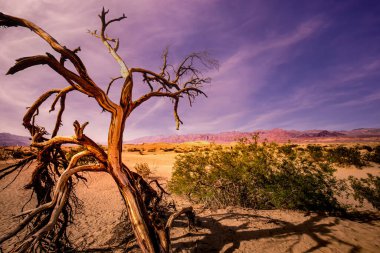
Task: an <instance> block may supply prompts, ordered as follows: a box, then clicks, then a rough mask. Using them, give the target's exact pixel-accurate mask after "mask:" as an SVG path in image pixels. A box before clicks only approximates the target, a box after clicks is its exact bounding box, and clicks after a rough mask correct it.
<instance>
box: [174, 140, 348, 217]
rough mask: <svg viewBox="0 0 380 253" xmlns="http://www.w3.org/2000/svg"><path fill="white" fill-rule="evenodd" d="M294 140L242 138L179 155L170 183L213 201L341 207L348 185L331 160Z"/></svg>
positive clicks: (214, 204) (208, 202) (213, 204)
mask: <svg viewBox="0 0 380 253" xmlns="http://www.w3.org/2000/svg"><path fill="white" fill-rule="evenodd" d="M294 147H295V146H292V145H290V144H289V145H284V146H279V145H277V144H275V143H266V142H264V143H262V144H260V143H258V142H257V137H254V138H253V140H252V141H248V140H242V141H240V142H239V143H238V144H237V145H236V146H233V147H231V148H230V149H223V148H222V147H221V146H215V147H213V149H212V150H210V151H209V152H202V151H196V152H194V153H189V154H182V155H179V156H178V157H177V159H176V162H175V164H174V170H173V175H172V180H171V182H170V183H169V188H170V190H171V191H172V192H174V193H176V194H183V195H187V196H188V197H190V198H191V199H192V200H195V201H200V202H203V203H205V204H206V205H208V206H210V207H223V206H229V205H238V206H243V207H251V208H257V209H274V208H276V209H278V208H286V209H300V210H312V211H322V210H323V211H330V212H340V211H343V208H342V207H341V206H340V205H339V203H338V201H337V199H336V198H335V194H336V193H340V192H342V191H343V190H344V188H345V184H344V182H343V181H340V180H337V179H336V178H335V177H334V176H333V173H334V169H333V167H332V166H331V165H330V163H329V162H326V161H316V160H314V159H312V158H310V155H309V153H308V152H304V151H298V150H296V149H295V148H294Z"/></svg>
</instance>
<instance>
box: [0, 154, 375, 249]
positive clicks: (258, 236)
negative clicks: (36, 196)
mask: <svg viewBox="0 0 380 253" xmlns="http://www.w3.org/2000/svg"><path fill="white" fill-rule="evenodd" d="M176 155H178V154H177V153H175V152H174V151H171V152H160V151H159V150H156V151H154V152H153V151H151V152H143V155H141V154H140V153H139V152H136V151H134V152H128V151H125V152H124V153H123V161H124V162H125V163H126V164H127V165H128V166H129V167H131V168H133V167H134V165H135V164H136V163H141V162H146V163H148V164H149V165H150V167H153V168H154V175H153V176H154V177H155V178H158V179H159V180H160V182H161V183H162V184H163V185H165V184H166V182H167V180H168V179H169V178H170V175H171V170H172V165H173V162H174V160H175V156H176ZM9 162H10V161H8V163H9ZM5 165H6V163H5V162H2V163H1V164H0V167H1V168H2V167H4V166H5ZM30 171H31V168H29V169H27V170H25V171H23V172H21V173H20V175H19V177H18V178H17V179H16V180H15V181H14V182H13V183H12V184H11V185H9V186H8V187H7V188H6V189H3V188H4V187H5V186H6V185H8V184H9V183H10V182H11V181H12V180H13V177H14V176H9V177H7V178H5V179H4V180H2V181H1V182H0V190H1V192H0V206H1V213H0V233H1V234H4V233H6V231H9V229H10V228H11V227H12V226H14V225H15V224H16V223H17V222H18V221H19V220H18V219H12V216H14V215H16V214H18V213H19V212H20V207H21V206H22V205H23V204H24V203H25V202H26V201H27V200H28V199H29V197H30V192H29V191H27V190H24V189H23V185H25V184H26V182H27V180H28V176H29V175H30ZM367 172H369V173H372V174H375V175H380V167H379V166H378V165H373V166H371V167H365V168H364V169H362V170H358V169H356V168H351V167H349V168H339V169H338V172H337V176H338V177H339V178H345V177H348V175H355V176H358V177H364V176H366V173H367ZM87 177H88V182H87V184H84V183H79V185H78V187H77V194H78V196H79V198H80V199H81V200H82V201H83V205H84V208H83V211H82V213H80V214H79V215H78V216H77V219H76V221H75V224H72V225H71V226H70V237H71V238H72V239H73V242H75V244H76V245H77V246H79V247H87V248H97V247H103V246H108V245H109V244H111V243H115V238H113V237H112V231H114V228H115V226H116V225H117V224H118V223H119V218H120V217H121V215H122V210H123V202H122V199H121V197H120V196H119V192H118V190H117V188H116V185H115V184H114V182H113V180H112V178H111V177H110V176H109V175H107V174H105V173H92V174H87ZM173 198H174V199H175V201H176V202H177V207H184V206H186V205H191V203H189V202H187V200H185V199H183V198H181V197H178V196H173ZM33 205H34V202H33V201H31V202H30V203H29V204H28V205H27V206H26V208H32V207H33ZM194 208H195V211H196V212H197V231H195V230H194V231H191V232H189V231H188V230H187V229H186V220H185V218H182V219H179V220H178V221H176V222H175V224H174V227H175V228H174V229H173V230H172V234H171V237H172V246H173V252H247V253H248V252H380V240H379V238H380V220H379V219H378V218H376V216H377V217H379V212H377V213H375V215H374V216H371V217H367V218H366V219H364V218H360V217H358V218H357V219H344V218H339V217H330V216H326V215H324V214H317V213H306V212H301V211H289V210H252V209H245V208H237V207H228V208H225V209H218V210H209V209H204V208H203V207H202V206H201V205H194ZM364 210H371V211H373V209H371V208H370V206H369V205H365V206H364ZM118 236H119V237H122V235H120V234H119V235H118ZM117 240H121V238H117V239H116V241H117ZM11 244H12V242H9V243H7V244H4V245H2V247H3V250H5V251H7V250H8V249H9V247H10V246H11ZM129 246H130V250H131V251H132V252H139V249H138V248H137V247H136V246H135V245H134V242H133V241H132V242H131V243H130V245H129ZM93 252H94V251H93ZM120 252H122V251H120Z"/></svg>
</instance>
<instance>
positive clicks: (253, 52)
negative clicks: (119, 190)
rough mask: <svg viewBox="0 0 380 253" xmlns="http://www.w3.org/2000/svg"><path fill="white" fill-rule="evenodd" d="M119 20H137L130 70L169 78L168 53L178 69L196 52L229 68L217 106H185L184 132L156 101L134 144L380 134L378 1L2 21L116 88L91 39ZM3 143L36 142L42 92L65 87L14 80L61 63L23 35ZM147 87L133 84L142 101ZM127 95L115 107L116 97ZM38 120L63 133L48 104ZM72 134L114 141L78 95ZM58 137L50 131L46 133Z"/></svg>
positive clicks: (183, 5)
mask: <svg viewBox="0 0 380 253" xmlns="http://www.w3.org/2000/svg"><path fill="white" fill-rule="evenodd" d="M103 5H104V6H105V7H106V8H108V9H110V16H111V17H117V16H120V15H122V13H125V14H126V16H127V17H128V18H127V19H126V20H124V21H122V22H121V23H117V24H115V25H113V26H112V27H111V29H110V31H109V34H110V35H112V36H114V37H119V38H120V41H121V43H120V44H121V46H120V51H119V53H120V54H121V56H122V57H124V60H125V62H126V63H127V65H128V66H129V67H144V68H150V69H151V70H155V71H159V66H160V64H161V59H160V56H161V53H162V50H163V49H164V48H165V47H166V46H169V50H170V55H169V57H170V58H169V59H170V60H171V61H172V62H173V63H176V62H178V61H179V60H180V59H181V58H182V57H184V56H185V55H187V54H188V53H190V52H194V51H203V50H207V51H208V52H209V53H210V54H211V55H212V56H213V57H214V58H216V59H217V60H219V63H220V68H219V70H218V71H216V70H213V71H210V72H208V73H207V75H208V76H210V77H211V78H212V84H211V85H209V86H207V87H206V92H207V94H208V95H209V98H208V99H205V98H203V97H199V99H198V100H197V101H196V102H195V104H194V105H193V107H189V105H188V103H186V102H185V101H183V102H182V103H181V104H180V115H181V118H182V119H183V121H184V123H185V124H184V125H182V126H181V128H180V130H179V131H176V130H175V123H174V118H173V113H172V105H171V102H170V101H168V100H165V99H155V100H151V101H149V102H148V103H146V104H144V105H143V106H142V107H140V108H139V109H137V110H136V111H135V112H134V113H133V115H132V116H131V117H130V118H129V119H128V120H127V124H126V131H125V135H124V139H133V138H137V137H141V136H146V135H167V134H185V133H215V132H221V131H232V130H238V131H253V130H257V129H271V128H276V127H279V128H285V129H299V130H302V129H331V130H339V129H352V128H358V127H380V84H379V81H380V15H379V13H380V1H378V0H360V1H327V0H316V1H301V0H299V1H282V0H278V1H274V0H263V1H249V0H245V1H237V0H235V1H231V0H224V1H218V0H208V1H205V0H191V1H190V0H181V1H178V0H160V1H157V0H127V1H126V0H118V1H116V0H115V1H99V0H97V1H96V0H92V1H90V0H86V1H78V0H75V1H74V0H44V1H41V0H12V1H1V2H0V11H2V12H4V13H7V14H10V15H15V16H20V17H23V18H26V19H29V20H31V21H33V22H34V23H36V24H38V25H39V26H41V27H42V28H44V29H45V30H46V31H47V32H49V33H50V34H51V35H52V36H54V37H55V38H56V39H57V40H58V41H59V42H60V43H61V44H63V45H66V46H67V47H69V48H71V49H74V48H76V47H78V46H81V48H82V51H81V52H80V53H79V56H80V57H81V58H82V59H83V61H84V63H85V64H86V65H87V67H88V70H89V73H90V75H91V76H92V78H93V79H94V80H95V81H96V82H97V83H98V85H99V86H101V87H106V85H107V84H108V82H109V80H110V78H111V77H116V76H118V75H119V66H118V65H117V63H116V62H115V61H114V59H113V58H112V57H111V56H110V55H108V53H107V51H106V49H105V47H104V46H103V44H102V43H101V42H100V40H97V39H95V38H93V37H92V36H90V35H89V34H88V33H87V29H91V30H94V29H98V28H99V18H98V17H97V15H98V14H99V12H100V11H101V8H102V6H103ZM0 42H1V43H0V72H1V75H0V86H1V89H0V117H1V121H0V132H11V133H14V134H19V135H27V132H26V130H25V129H24V128H23V127H22V126H21V120H22V116H23V114H24V112H25V108H26V107H27V106H30V105H31V104H32V102H33V101H34V100H35V99H36V98H37V97H38V96H39V94H41V92H43V91H44V90H47V89H51V88H58V87H64V86H66V85H67V84H66V83H65V81H64V80H63V79H62V78H61V77H59V76H58V75H57V74H55V73H54V72H53V71H51V70H50V69H49V68H48V67H46V66H39V67H33V68H30V69H27V70H25V71H22V72H20V73H17V74H16V75H13V76H5V73H6V71H7V70H8V69H9V67H11V66H12V65H13V64H14V60H15V59H17V58H20V57H23V56H31V55H37V54H43V53H45V52H52V50H51V49H49V47H48V46H47V44H46V43H44V42H43V41H42V40H41V39H39V38H37V36H36V35H34V34H33V33H31V32H30V31H28V30H26V29H22V28H11V29H1V30H0ZM142 87H143V85H142V84H141V85H139V84H138V82H137V83H136V84H135V88H136V92H135V94H141V92H142V91H143V89H142ZM119 88H120V84H119V85H117V84H116V85H114V87H113V89H112V90H111V97H114V98H117V94H119V91H120V89H119ZM51 102H52V100H49V101H48V103H47V104H46V106H44V107H43V108H42V110H41V113H40V114H41V116H40V118H39V121H40V122H41V124H42V125H46V122H48V121H49V120H50V121H51V124H49V125H48V126H53V124H54V123H53V122H54V117H55V113H56V112H53V113H51V114H49V113H48V109H49V107H50V103H51ZM63 119H64V122H63V123H64V126H63V128H62V131H61V134H62V135H72V134H73V127H72V122H73V121H74V120H76V119H78V120H79V121H80V122H84V121H89V122H90V124H89V126H88V127H87V128H86V134H87V135H88V136H90V137H92V138H94V139H95V140H96V141H102V142H103V141H105V140H106V136H107V129H108V124H109V115H108V114H107V113H101V111H100V109H99V108H98V106H97V104H96V103H95V102H94V101H93V100H92V99H90V98H88V97H86V96H83V95H81V94H80V93H78V92H72V93H71V94H70V95H69V97H68V99H67V107H66V111H65V114H64V118H63ZM48 130H50V131H51V129H48Z"/></svg>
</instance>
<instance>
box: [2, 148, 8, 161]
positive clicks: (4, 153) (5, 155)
mask: <svg viewBox="0 0 380 253" xmlns="http://www.w3.org/2000/svg"><path fill="white" fill-rule="evenodd" d="M8 159H9V153H8V152H7V151H6V150H5V149H4V148H0V161H4V160H8Z"/></svg>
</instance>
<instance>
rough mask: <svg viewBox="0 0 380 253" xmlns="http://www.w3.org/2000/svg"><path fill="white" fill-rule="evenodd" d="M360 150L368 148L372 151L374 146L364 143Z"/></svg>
mask: <svg viewBox="0 0 380 253" xmlns="http://www.w3.org/2000/svg"><path fill="white" fill-rule="evenodd" d="M360 150H367V151H368V152H372V151H373V148H372V147H371V146H368V145H363V146H361V147H360Z"/></svg>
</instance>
